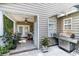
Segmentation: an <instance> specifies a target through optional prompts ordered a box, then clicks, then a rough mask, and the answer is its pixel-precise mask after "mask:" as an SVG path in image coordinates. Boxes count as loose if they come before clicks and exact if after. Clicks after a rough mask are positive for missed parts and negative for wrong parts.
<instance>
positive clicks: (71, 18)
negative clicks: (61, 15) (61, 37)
mask: <svg viewBox="0 0 79 59" xmlns="http://www.w3.org/2000/svg"><path fill="white" fill-rule="evenodd" d="M69 19H70V20H71V24H70V25H71V29H65V25H67V24H65V20H69ZM63 30H72V18H71V17H70V18H66V19H63Z"/></svg>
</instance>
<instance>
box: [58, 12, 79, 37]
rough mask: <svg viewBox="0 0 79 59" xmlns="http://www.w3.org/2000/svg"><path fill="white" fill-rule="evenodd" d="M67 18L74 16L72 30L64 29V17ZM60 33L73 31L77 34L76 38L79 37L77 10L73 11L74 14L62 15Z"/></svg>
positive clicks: (78, 15) (59, 25)
mask: <svg viewBox="0 0 79 59" xmlns="http://www.w3.org/2000/svg"><path fill="white" fill-rule="evenodd" d="M67 18H72V20H71V21H72V22H71V23H72V26H71V27H72V28H71V30H64V29H63V25H64V24H63V20H64V19H67ZM57 22H58V33H61V32H71V33H74V34H75V35H76V38H79V12H76V13H73V14H70V15H67V16H64V17H61V18H59V19H58V21H57Z"/></svg>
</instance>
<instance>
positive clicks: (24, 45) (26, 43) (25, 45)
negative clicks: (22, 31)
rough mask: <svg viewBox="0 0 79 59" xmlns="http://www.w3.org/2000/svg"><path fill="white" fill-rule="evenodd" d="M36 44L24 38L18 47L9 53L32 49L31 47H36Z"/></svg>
mask: <svg viewBox="0 0 79 59" xmlns="http://www.w3.org/2000/svg"><path fill="white" fill-rule="evenodd" d="M35 48H36V47H35V45H34V43H33V42H32V41H28V40H27V41H26V40H22V41H20V44H18V45H17V48H16V49H14V50H11V51H10V53H9V54H15V53H18V52H21V51H24V50H31V49H35Z"/></svg>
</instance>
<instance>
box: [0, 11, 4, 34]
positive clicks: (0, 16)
mask: <svg viewBox="0 0 79 59" xmlns="http://www.w3.org/2000/svg"><path fill="white" fill-rule="evenodd" d="M3 33H4V29H3V13H2V11H0V36H3Z"/></svg>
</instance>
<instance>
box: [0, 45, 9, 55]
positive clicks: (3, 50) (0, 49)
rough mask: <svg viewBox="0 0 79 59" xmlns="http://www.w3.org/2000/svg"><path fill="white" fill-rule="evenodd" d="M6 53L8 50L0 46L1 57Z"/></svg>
mask: <svg viewBox="0 0 79 59" xmlns="http://www.w3.org/2000/svg"><path fill="white" fill-rule="evenodd" d="M8 52H9V50H8V48H7V47H2V46H0V55H3V54H5V53H8Z"/></svg>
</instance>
